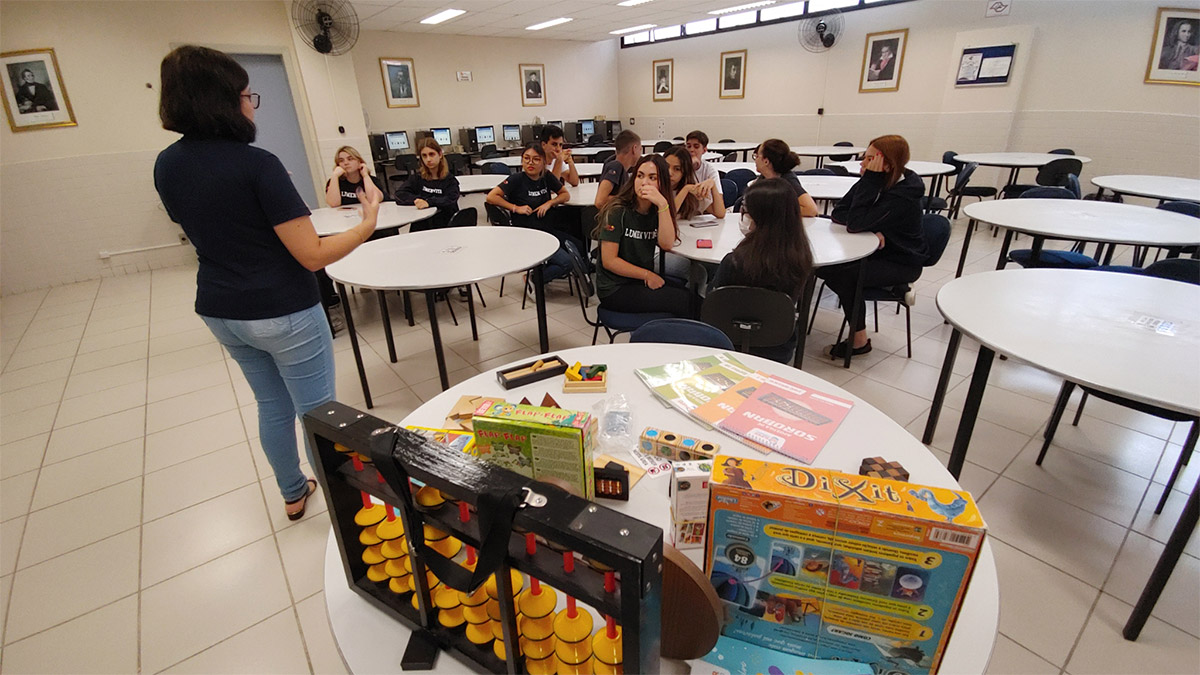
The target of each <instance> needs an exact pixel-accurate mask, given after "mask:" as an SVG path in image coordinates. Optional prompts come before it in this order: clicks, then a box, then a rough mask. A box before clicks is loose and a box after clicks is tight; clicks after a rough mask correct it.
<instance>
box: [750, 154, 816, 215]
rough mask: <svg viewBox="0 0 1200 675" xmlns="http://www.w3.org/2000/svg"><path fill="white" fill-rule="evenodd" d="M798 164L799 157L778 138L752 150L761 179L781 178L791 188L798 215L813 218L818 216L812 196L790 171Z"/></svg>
mask: <svg viewBox="0 0 1200 675" xmlns="http://www.w3.org/2000/svg"><path fill="white" fill-rule="evenodd" d="M799 164H800V157H799V156H798V155H797V154H796V153H794V152H792V149H791V148H790V147H788V144H787V143H784V142H783V141H781V140H779V139H778V138H768V139H767V140H765V141H763V142H762V143H760V144H759V146H758V147H757V148H756V149H755V150H754V166H755V168H757V169H758V173H759V175H760V176H762V177H763V178H782V179H783V180H784V181H786V182H787V184H788V185H789V186H790V187H791V188H792V192H793V193H794V194H795V195H796V200H797V203H798V204H799V205H800V215H802V216H804V217H805V218H814V217H816V216H818V215H820V213H821V212H820V211H819V210H818V209H817V203H816V202H815V201H813V198H812V195H810V194H808V191H807V190H805V189H804V186H802V185H800V179H799V178H797V177H796V174H794V173H792V169H794V168H796V167H797V166H798V165H799Z"/></svg>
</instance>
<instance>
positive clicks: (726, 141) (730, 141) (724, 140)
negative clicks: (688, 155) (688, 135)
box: [679, 138, 737, 143]
mask: <svg viewBox="0 0 1200 675" xmlns="http://www.w3.org/2000/svg"><path fill="white" fill-rule="evenodd" d="M679 140H683V139H682V138H681V139H679ZM717 142H718V143H737V141H735V140H733V139H732V138H722V139H721V140H719V141H717Z"/></svg>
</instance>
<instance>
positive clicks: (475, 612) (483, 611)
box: [463, 605, 492, 635]
mask: <svg viewBox="0 0 1200 675" xmlns="http://www.w3.org/2000/svg"><path fill="white" fill-rule="evenodd" d="M463 616H464V617H466V619H467V621H468V622H469V623H473V624H483V626H484V629H486V630H487V631H488V635H491V634H492V633H491V629H490V628H488V625H489V624H491V622H492V619H491V617H489V616H488V613H487V607H485V606H483V605H477V606H474V607H472V606H471V605H463Z"/></svg>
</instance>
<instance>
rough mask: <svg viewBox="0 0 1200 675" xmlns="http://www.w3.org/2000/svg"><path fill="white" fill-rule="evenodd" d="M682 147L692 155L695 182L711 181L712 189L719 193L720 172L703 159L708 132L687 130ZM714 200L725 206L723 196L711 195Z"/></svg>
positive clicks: (720, 191) (706, 146)
mask: <svg viewBox="0 0 1200 675" xmlns="http://www.w3.org/2000/svg"><path fill="white" fill-rule="evenodd" d="M683 147H685V148H687V151H688V154H690V155H691V156H692V168H694V169H695V170H696V182H697V183H703V182H705V181H710V180H711V181H712V184H713V189H714V190H716V192H717V194H718V195H720V194H722V193H723V192H724V190H722V189H721V174H719V173H718V172H717V167H715V166H713V165H712V163H711V162H706V161H704V153H706V152H708V134H706V133H704V132H703V131H700V130H699V129H697V130H695V131H689V132H688V135H687V137H686V138H685V139H684V142H683ZM713 200H714V201H719V202H721V206H722V207H724V206H725V199H724V197H722V198H720V199H718V198H717V197H713Z"/></svg>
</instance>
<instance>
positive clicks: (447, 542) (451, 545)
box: [429, 537, 463, 558]
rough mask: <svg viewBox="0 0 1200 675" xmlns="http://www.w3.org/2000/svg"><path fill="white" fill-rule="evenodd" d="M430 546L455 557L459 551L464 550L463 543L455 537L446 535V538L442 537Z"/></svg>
mask: <svg viewBox="0 0 1200 675" xmlns="http://www.w3.org/2000/svg"><path fill="white" fill-rule="evenodd" d="M429 546H430V548H432V549H433V550H435V551H437V552H438V553H441V554H442V555H444V556H446V557H447V558H453V557H454V556H456V555H458V552H459V551H461V550H462V547H463V543H462V542H461V541H459V540H457V539H455V538H454V537H446V538H445V539H440V540H438V541H435V542H433V543H432V544H430V545H429Z"/></svg>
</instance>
